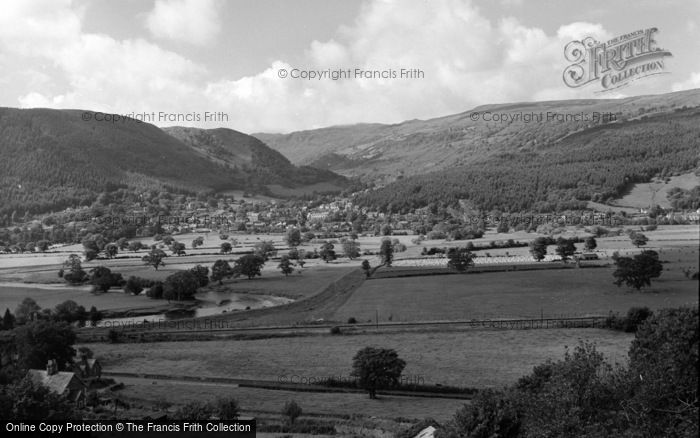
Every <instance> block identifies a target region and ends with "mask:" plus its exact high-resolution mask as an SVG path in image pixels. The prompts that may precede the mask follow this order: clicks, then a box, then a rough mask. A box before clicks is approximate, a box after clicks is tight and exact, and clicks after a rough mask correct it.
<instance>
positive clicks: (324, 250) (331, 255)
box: [319, 242, 335, 263]
mask: <svg viewBox="0 0 700 438" xmlns="http://www.w3.org/2000/svg"><path fill="white" fill-rule="evenodd" d="M334 248H335V245H333V244H332V243H330V242H325V243H324V244H323V245H321V251H319V254H320V255H321V258H322V259H323V261H325V262H326V263H328V262H330V261H332V260H335V249H334Z"/></svg>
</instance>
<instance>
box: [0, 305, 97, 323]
mask: <svg viewBox="0 0 700 438" xmlns="http://www.w3.org/2000/svg"><path fill="white" fill-rule="evenodd" d="M101 319H102V312H100V311H98V310H97V308H96V307H95V306H92V307H91V308H90V310H89V311H88V310H85V307H83V306H81V305H78V304H77V303H76V302H75V301H73V300H66V301H64V302H62V303H59V304H57V305H56V307H55V308H54V309H42V308H41V307H40V306H39V305H38V304H37V302H36V301H34V299H32V298H30V297H26V298H25V299H23V300H22V302H21V303H20V304H19V305H18V306H17V308H16V309H15V313H14V314H13V313H12V312H10V309H5V313H4V315H3V317H2V321H0V323H1V324H0V329H2V330H12V329H14V328H15V327H19V326H22V325H25V324H28V323H30V322H32V321H39V320H42V321H55V322H65V323H68V324H75V323H77V324H78V325H80V326H84V325H85V324H86V322H88V321H89V322H91V323H92V324H95V323H97V321H99V320H101Z"/></svg>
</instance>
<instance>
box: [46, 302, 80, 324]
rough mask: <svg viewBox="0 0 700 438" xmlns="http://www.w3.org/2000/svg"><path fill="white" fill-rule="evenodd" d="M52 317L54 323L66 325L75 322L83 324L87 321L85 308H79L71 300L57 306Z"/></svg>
mask: <svg viewBox="0 0 700 438" xmlns="http://www.w3.org/2000/svg"><path fill="white" fill-rule="evenodd" d="M53 316H54V319H55V320H56V321H63V322H67V323H68V324H72V323H74V322H76V321H78V322H80V323H81V324H83V323H84V322H85V321H86V320H87V312H86V311H85V307H83V306H79V305H78V303H76V302H75V301H73V300H66V301H64V302H62V303H60V304H57V305H56V308H55V309H54V315H53Z"/></svg>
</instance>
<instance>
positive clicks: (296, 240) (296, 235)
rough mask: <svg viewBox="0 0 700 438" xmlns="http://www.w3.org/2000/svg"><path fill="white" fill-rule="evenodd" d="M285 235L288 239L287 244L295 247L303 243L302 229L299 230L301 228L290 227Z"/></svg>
mask: <svg viewBox="0 0 700 438" xmlns="http://www.w3.org/2000/svg"><path fill="white" fill-rule="evenodd" d="M285 237H286V240H287V245H289V246H291V247H293V248H294V247H297V246H299V245H301V230H299V228H290V229H288V230H287V235H286V236H285Z"/></svg>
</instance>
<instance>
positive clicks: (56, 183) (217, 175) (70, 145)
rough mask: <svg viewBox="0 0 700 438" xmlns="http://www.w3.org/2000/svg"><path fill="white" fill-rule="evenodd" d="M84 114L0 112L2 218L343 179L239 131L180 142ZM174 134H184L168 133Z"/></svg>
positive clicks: (145, 127)
mask: <svg viewBox="0 0 700 438" xmlns="http://www.w3.org/2000/svg"><path fill="white" fill-rule="evenodd" d="M84 113H85V112H84V111H78V110H50V109H13V108H0V184H2V188H1V189H0V216H5V215H11V214H13V213H14V214H15V215H24V214H26V213H30V214H33V213H39V212H46V211H52V210H53V211H57V210H62V209H64V208H66V207H72V206H78V205H89V204H91V203H92V202H93V201H94V200H95V199H96V198H97V196H98V195H99V194H100V193H102V192H110V191H113V190H115V189H117V188H141V189H144V190H146V189H148V190H154V189H155V190H167V191H172V192H179V193H195V192H200V191H218V190H228V189H250V188H251V187H252V188H259V189H261V190H264V184H273V183H274V184H280V185H283V186H297V185H299V184H304V183H306V182H307V181H310V183H315V182H318V181H326V180H333V181H336V180H338V179H339V178H340V177H338V175H335V174H333V173H332V172H329V171H320V170H317V169H308V168H302V169H300V168H296V167H295V166H293V165H291V164H290V163H289V161H288V160H287V159H286V158H284V157H283V156H282V155H280V154H279V153H278V152H276V151H274V150H272V149H270V148H268V147H267V146H266V145H264V144H263V143H262V142H260V141H259V140H257V139H255V138H253V137H250V136H247V135H245V134H241V133H238V132H236V131H232V130H227V129H221V130H214V131H213V132H212V133H208V132H204V131H202V130H194V131H193V133H192V138H190V137H188V136H184V135H181V136H180V137H181V139H180V138H176V137H177V135H176V136H173V135H169V134H168V133H166V132H164V131H163V130H162V129H160V128H158V127H156V126H153V125H150V124H147V123H140V122H137V121H136V120H133V119H122V120H121V121H118V122H116V123H110V122H106V121H95V120H94V117H92V118H91V119H90V120H88V121H84V120H83V119H82V116H83V114H84ZM178 129H179V130H180V131H182V132H187V129H186V128H172V129H171V130H170V132H171V133H174V134H177V133H179V132H180V131H178ZM199 139H204V140H203V141H201V142H200V141H198V140H199ZM182 140H187V141H186V142H184V141H182ZM207 142H209V143H207ZM340 180H342V178H340Z"/></svg>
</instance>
